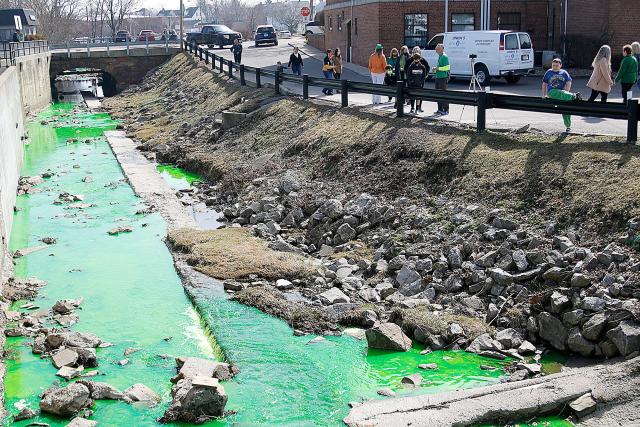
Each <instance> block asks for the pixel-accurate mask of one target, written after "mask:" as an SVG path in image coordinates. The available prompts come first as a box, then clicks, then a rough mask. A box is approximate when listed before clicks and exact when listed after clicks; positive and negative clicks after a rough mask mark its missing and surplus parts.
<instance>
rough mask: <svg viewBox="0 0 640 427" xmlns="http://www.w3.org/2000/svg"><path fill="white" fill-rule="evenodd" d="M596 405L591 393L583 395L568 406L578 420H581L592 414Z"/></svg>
mask: <svg viewBox="0 0 640 427" xmlns="http://www.w3.org/2000/svg"><path fill="white" fill-rule="evenodd" d="M597 406H598V403H597V402H596V401H595V400H594V398H593V396H591V393H587V394H583V395H582V396H580V397H579V398H577V399H576V400H574V401H573V402H571V403H570V404H569V407H570V408H571V409H572V410H573V411H574V412H575V413H576V415H577V416H578V418H582V417H584V416H586V415H589V414H590V413H592V412H594V411H595V410H596V408H597Z"/></svg>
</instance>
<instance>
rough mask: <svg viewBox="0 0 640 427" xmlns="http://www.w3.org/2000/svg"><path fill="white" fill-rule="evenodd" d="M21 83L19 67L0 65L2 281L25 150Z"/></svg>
mask: <svg viewBox="0 0 640 427" xmlns="http://www.w3.org/2000/svg"><path fill="white" fill-rule="evenodd" d="M47 79H48V77H47ZM20 86H21V85H20V71H19V68H18V67H9V68H0V100H1V101H0V284H1V283H2V282H3V281H4V279H6V277H5V276H6V274H7V273H8V268H9V266H10V262H11V261H10V259H9V256H8V253H9V252H8V245H9V235H10V234H11V224H12V220H13V207H14V205H15V201H16V188H17V186H18V178H19V177H20V168H21V166H22V158H23V152H24V148H23V137H24V135H25V127H24V126H25V119H24V117H25V114H24V110H23V102H22V90H21V88H20Z"/></svg>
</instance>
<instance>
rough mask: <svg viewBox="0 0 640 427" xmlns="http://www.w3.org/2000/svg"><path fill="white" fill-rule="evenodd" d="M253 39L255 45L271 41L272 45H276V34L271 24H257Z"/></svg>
mask: <svg viewBox="0 0 640 427" xmlns="http://www.w3.org/2000/svg"><path fill="white" fill-rule="evenodd" d="M255 41H256V47H258V46H260V45H261V44H265V43H273V45H274V46H277V45H278V34H277V33H276V30H275V28H273V26H271V25H258V28H256V35H255Z"/></svg>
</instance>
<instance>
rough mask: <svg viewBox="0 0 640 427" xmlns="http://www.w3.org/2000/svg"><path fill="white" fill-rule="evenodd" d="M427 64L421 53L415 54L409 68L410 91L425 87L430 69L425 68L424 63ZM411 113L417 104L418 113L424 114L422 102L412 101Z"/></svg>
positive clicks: (408, 81) (408, 82)
mask: <svg viewBox="0 0 640 427" xmlns="http://www.w3.org/2000/svg"><path fill="white" fill-rule="evenodd" d="M423 62H426V61H425V60H424V59H422V56H421V55H420V52H414V53H413V60H412V61H411V63H410V64H409V67H408V68H407V86H408V87H409V88H410V89H422V87H423V86H424V81H425V79H426V78H427V70H428V69H429V68H427V67H425V66H424V63H423ZM410 102H411V111H410V113H413V111H414V110H413V106H414V104H416V107H417V108H416V111H417V112H422V100H421V99H418V100H417V102H416V100H415V99H413V98H412V99H411V101H410Z"/></svg>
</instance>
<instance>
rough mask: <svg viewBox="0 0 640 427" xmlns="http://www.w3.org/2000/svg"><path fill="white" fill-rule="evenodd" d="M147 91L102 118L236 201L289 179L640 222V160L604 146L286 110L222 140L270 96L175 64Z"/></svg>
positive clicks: (291, 105)
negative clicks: (254, 183)
mask: <svg viewBox="0 0 640 427" xmlns="http://www.w3.org/2000/svg"><path fill="white" fill-rule="evenodd" d="M143 89H144V90H142V91H138V92H135V93H126V94H124V96H121V97H117V98H114V99H111V100H109V101H108V102H107V103H106V106H107V107H108V108H109V109H110V110H111V111H112V113H113V114H114V115H115V116H116V117H119V118H122V119H123V120H125V121H126V122H127V123H128V129H129V130H130V132H131V133H132V134H133V136H135V137H136V138H138V139H139V140H140V141H142V142H143V145H144V147H145V148H147V149H152V150H156V151H158V152H159V153H160V154H161V157H162V158H164V159H166V160H170V161H174V162H177V163H179V164H181V165H184V166H186V167H188V168H189V169H192V170H196V171H198V172H200V173H203V174H204V175H205V176H207V177H208V178H211V179H213V180H215V181H217V182H220V183H221V184H222V186H224V188H225V189H226V191H227V192H228V193H234V192H235V193H237V192H238V191H237V190H238V189H239V188H241V187H242V186H243V185H244V184H245V183H247V182H250V181H251V180H252V179H254V178H257V177H263V176H269V175H277V174H278V173H281V172H283V171H284V170H286V169H295V170H298V171H301V172H303V174H304V175H305V176H306V178H307V179H309V180H313V181H315V182H317V183H318V185H319V186H320V188H322V187H323V186H325V187H333V189H338V190H339V189H342V191H343V192H351V191H367V192H369V193H372V194H387V195H393V196H399V195H405V196H408V197H411V198H420V197H422V196H423V195H425V194H429V195H437V194H444V195H447V196H449V197H450V196H455V197H459V198H464V199H467V200H474V201H481V202H483V203H486V204H488V205H493V206H496V207H505V208H510V209H513V210H515V211H517V212H519V213H520V214H522V215H526V216H529V217H530V220H531V222H534V223H535V222H537V223H538V224H540V225H541V224H542V223H543V222H545V221H548V220H551V219H556V220H558V221H559V222H560V223H564V224H573V225H575V226H576V227H577V228H583V227H584V226H588V227H589V228H591V229H593V228H598V229H600V230H603V229H612V228H613V229H617V228H619V227H624V226H625V225H626V221H627V220H628V219H630V218H633V217H635V216H638V215H640V185H638V182H640V159H639V154H640V150H639V149H638V147H636V146H632V145H628V144H623V143H621V142H620V141H619V140H612V139H611V138H607V137H579V136H570V137H564V136H562V137H560V136H559V137H550V136H545V135H536V134H522V135H515V134H508V135H505V134H496V133H486V134H482V135H478V134H476V133H474V132H472V131H464V130H460V129H458V128H454V127H451V126H440V125H438V124H433V123H430V122H425V121H422V120H416V119H410V118H407V119H402V120H399V119H396V118H393V117H390V116H388V115H381V114H375V113H371V112H367V111H366V108H360V109H359V108H349V109H346V110H341V109H339V108H336V106H335V105H323V104H321V103H312V102H304V101H302V100H298V99H292V98H288V99H282V100H278V101H275V102H273V103H272V104H271V105H269V106H268V107H267V108H265V109H263V110H261V111H260V112H258V113H257V114H256V115H254V116H252V117H250V118H248V119H247V120H246V122H245V123H244V124H243V125H241V126H238V127H237V128H234V129H232V130H230V131H227V132H225V133H224V134H222V133H221V132H220V131H219V130H218V129H217V127H216V126H215V123H214V120H213V117H214V115H215V114H217V113H219V112H221V111H222V110H226V109H233V110H237V111H244V112H246V111H251V110H253V109H255V108H256V107H257V106H258V105H261V104H263V103H265V102H267V101H268V97H269V91H267V90H256V89H255V88H247V87H240V86H238V85H236V84H229V83H228V82H227V81H226V78H224V77H218V76H217V75H213V74H212V73H210V72H208V71H207V70H206V68H205V67H204V66H203V65H197V64H195V63H193V59H190V58H188V57H187V56H186V55H179V56H177V57H176V58H174V59H173V60H172V61H170V62H169V63H167V64H166V65H165V66H163V67H161V68H160V69H159V70H158V72H156V73H155V74H154V75H153V76H152V77H151V78H150V79H148V80H147V83H146V84H145V85H144V86H143Z"/></svg>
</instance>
